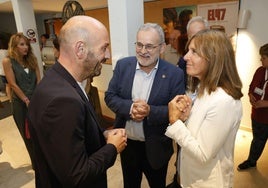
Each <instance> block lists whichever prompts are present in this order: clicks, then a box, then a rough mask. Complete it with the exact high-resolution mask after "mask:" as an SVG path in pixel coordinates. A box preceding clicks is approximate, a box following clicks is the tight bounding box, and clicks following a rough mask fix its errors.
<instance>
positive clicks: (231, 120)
mask: <svg viewBox="0 0 268 188" xmlns="http://www.w3.org/2000/svg"><path fill="white" fill-rule="evenodd" d="M241 118H242V103H241V101H240V100H235V99H233V98H232V97H231V96H230V95H228V94H227V93H226V92H225V91H224V90H223V89H221V88H218V89H217V90H216V91H215V92H213V93H211V94H210V95H208V93H205V94H204V96H203V97H201V98H196V100H195V102H194V105H193V107H192V110H191V114H190V116H189V118H188V120H187V121H186V122H185V124H184V123H183V122H182V121H180V120H178V121H176V122H175V123H174V124H173V125H170V126H169V127H168V128H167V131H166V135H167V136H168V137H170V138H172V139H173V140H175V141H176V142H177V143H178V144H179V145H180V146H181V152H180V161H179V162H178V164H179V165H178V168H179V172H180V179H181V186H182V187H183V188H185V187H197V188H213V187H215V188H230V187H233V176H234V172H233V167H234V162H233V161H234V144H235V138H236V133H237V130H238V128H239V125H240V121H241Z"/></svg>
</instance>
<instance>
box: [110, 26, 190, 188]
mask: <svg viewBox="0 0 268 188" xmlns="http://www.w3.org/2000/svg"><path fill="white" fill-rule="evenodd" d="M135 45H136V57H127V58H124V59H121V60H119V61H118V62H117V64H116V67H115V70H114V74H113V77H112V79H111V81H110V83H109V87H108V90H107V91H106V92H105V102H106V104H107V106H108V107H109V108H111V110H112V111H113V112H115V114H116V119H115V127H116V128H119V127H120V128H124V127H125V129H126V133H127V136H128V145H127V147H126V149H125V150H124V151H123V152H122V153H121V165H122V170H123V179H124V187H125V188H139V187H140V184H141V179H142V173H144V174H145V176H146V178H147V180H148V183H149V185H150V187H151V188H158V187H159V188H163V187H165V184H166V174H167V167H168V162H169V159H170V157H171V155H172V154H173V147H172V141H171V140H170V139H169V138H167V137H166V136H165V135H164V132H165V130H166V128H167V126H168V122H169V120H168V106H167V105H168V102H169V101H170V100H171V99H172V98H173V97H174V96H176V95H177V94H184V92H185V91H184V76H183V72H182V70H181V69H180V68H178V67H176V66H174V65H172V64H170V63H168V62H166V61H164V60H162V59H160V58H159V56H160V54H161V53H163V52H164V50H165V41H164V32H163V30H162V28H161V27H160V26H159V25H157V24H153V23H147V24H144V25H142V26H141V27H140V28H139V30H138V32H137V42H136V43H135Z"/></svg>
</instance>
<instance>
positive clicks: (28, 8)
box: [11, 0, 43, 76]
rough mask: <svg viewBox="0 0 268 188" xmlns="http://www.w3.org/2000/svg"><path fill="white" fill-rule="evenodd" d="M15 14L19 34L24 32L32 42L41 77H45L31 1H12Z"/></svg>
mask: <svg viewBox="0 0 268 188" xmlns="http://www.w3.org/2000/svg"><path fill="white" fill-rule="evenodd" d="M11 2H12V7H13V12H14V15H15V20H16V26H17V31H18V32H23V34H24V35H25V36H27V37H28V38H29V39H30V41H31V46H32V48H33V53H34V54H35V56H36V58H37V61H38V65H39V69H40V73H41V76H43V64H42V60H41V52H40V46H39V37H38V33H37V28H36V21H35V15H34V11H33V5H32V1H31V0H23V1H22V0H11Z"/></svg>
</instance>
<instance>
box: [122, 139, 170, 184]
mask: <svg viewBox="0 0 268 188" xmlns="http://www.w3.org/2000/svg"><path fill="white" fill-rule="evenodd" d="M120 156H121V165H122V170H123V179H124V188H140V187H141V180H142V173H144V175H145V176H146V178H147V180H148V183H149V186H150V188H164V187H165V186H166V175H167V168H168V163H167V164H165V165H164V166H163V167H162V168H160V169H153V168H152V167H151V165H150V164H149V162H148V160H147V157H146V151H145V142H140V141H134V140H130V139H128V142H127V147H126V148H125V150H124V151H123V152H122V153H121V155H120ZM159 163H161V161H159Z"/></svg>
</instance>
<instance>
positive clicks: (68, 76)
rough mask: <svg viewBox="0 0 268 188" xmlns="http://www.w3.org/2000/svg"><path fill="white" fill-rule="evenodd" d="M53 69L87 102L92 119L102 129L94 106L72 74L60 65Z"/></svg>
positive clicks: (57, 64)
mask: <svg viewBox="0 0 268 188" xmlns="http://www.w3.org/2000/svg"><path fill="white" fill-rule="evenodd" d="M53 68H54V69H55V70H56V71H57V72H58V73H59V74H61V75H62V77H63V78H64V79H65V80H66V81H67V82H68V83H70V84H71V85H72V86H73V87H74V89H75V90H76V92H77V93H78V94H79V96H80V97H81V98H82V100H83V101H84V102H85V104H86V106H87V107H88V109H89V112H90V113H91V115H92V117H93V118H94V120H95V122H96V124H97V125H98V127H99V128H100V125H99V121H98V118H97V116H96V114H95V110H94V108H93V106H92V104H91V103H90V102H89V100H88V99H87V97H86V96H85V94H84V92H83V91H82V89H81V88H80V86H79V85H78V83H77V82H76V80H75V79H74V78H73V77H72V76H71V74H70V73H69V72H68V71H67V70H66V69H65V68H64V67H63V66H62V65H61V64H60V63H56V64H55V65H54V66H53Z"/></svg>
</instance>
